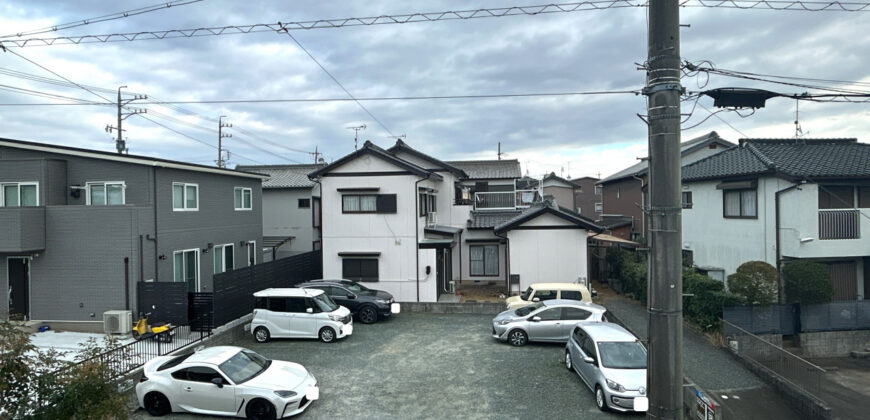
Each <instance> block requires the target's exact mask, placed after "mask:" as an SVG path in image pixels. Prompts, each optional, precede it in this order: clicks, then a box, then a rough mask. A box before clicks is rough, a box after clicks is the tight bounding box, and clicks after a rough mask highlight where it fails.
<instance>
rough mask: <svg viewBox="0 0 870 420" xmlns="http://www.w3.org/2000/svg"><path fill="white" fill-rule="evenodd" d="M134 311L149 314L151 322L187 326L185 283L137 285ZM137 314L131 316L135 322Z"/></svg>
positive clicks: (166, 282)
mask: <svg viewBox="0 0 870 420" xmlns="http://www.w3.org/2000/svg"><path fill="white" fill-rule="evenodd" d="M136 286H137V293H136V296H137V305H136V310H137V311H138V312H140V313H148V312H151V316H150V318H151V322H152V323H153V322H154V321H164V322H169V323H172V324H173V325H187V323H188V318H187V316H188V313H187V304H188V302H187V283H176V282H170V281H158V282H144V281H140V282H138V283H137V285H136ZM137 315H138V313H137V314H133V318H134V319H133V322H136V319H137Z"/></svg>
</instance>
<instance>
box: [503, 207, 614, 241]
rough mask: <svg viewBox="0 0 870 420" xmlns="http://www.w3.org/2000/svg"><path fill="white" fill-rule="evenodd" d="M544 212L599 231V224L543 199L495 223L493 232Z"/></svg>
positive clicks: (509, 227)
mask: <svg viewBox="0 0 870 420" xmlns="http://www.w3.org/2000/svg"><path fill="white" fill-rule="evenodd" d="M544 213H549V214H554V215H556V216H558V217H560V218H562V219H565V220H567V221H570V222H572V223H574V224H576V225H578V226H583V227H584V228H586V229H592V230H595V231H599V232H600V231H601V226H598V225H596V224H595V222H594V221H592V220H591V219H588V218H586V217H584V216H581V215H579V214H577V213H575V212H573V211H572V210H571V209H568V208H565V207H562V206H559V205H558V204H556V202H554V201H551V200H544V201H543V202H540V203H535V204H533V205H532V206H530V207H529V208H527V209H525V210H523V211H522V212H520V213H519V214H515V215H514V216H513V217H511V218H510V219H507V220H505V221H503V222H501V223H499V224H497V225H496V226H495V232H496V233H499V232H500V231H505V230H510V229H512V228H513V227H515V226H518V225H521V224H523V223H525V222H527V221H529V220H532V219H534V218H536V217H538V216H539V215H541V214H544Z"/></svg>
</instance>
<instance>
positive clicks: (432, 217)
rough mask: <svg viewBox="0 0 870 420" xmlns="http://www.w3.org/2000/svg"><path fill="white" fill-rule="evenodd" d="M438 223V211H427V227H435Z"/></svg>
mask: <svg viewBox="0 0 870 420" xmlns="http://www.w3.org/2000/svg"><path fill="white" fill-rule="evenodd" d="M437 224H438V213H437V212H434V211H430V212H429V213H426V227H435V225H437Z"/></svg>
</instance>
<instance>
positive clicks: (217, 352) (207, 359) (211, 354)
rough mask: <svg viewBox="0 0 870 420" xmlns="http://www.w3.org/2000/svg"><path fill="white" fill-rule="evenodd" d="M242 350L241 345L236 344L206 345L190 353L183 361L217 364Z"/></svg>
mask: <svg viewBox="0 0 870 420" xmlns="http://www.w3.org/2000/svg"><path fill="white" fill-rule="evenodd" d="M242 350H244V348H242V347H236V346H215V347H207V348H204V349H202V350H199V351H197V352H195V353H193V354H191V355H190V357H188V358H187V360H185V361H184V362H185V363H191V362H194V363H211V364H213V365H219V364H221V363H223V362H226V361H227V359H229V358H230V357H233V356H235V355H236V353H238V352H240V351H242Z"/></svg>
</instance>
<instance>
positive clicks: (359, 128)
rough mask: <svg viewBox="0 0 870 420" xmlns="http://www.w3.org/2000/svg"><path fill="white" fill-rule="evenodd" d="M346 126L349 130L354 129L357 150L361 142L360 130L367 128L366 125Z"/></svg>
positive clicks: (354, 148)
mask: <svg viewBox="0 0 870 420" xmlns="http://www.w3.org/2000/svg"><path fill="white" fill-rule="evenodd" d="M345 128H347V129H348V130H353V150H356V149H357V144H358V143H359V131H360V130H365V129H366V125H365V124H363V125H360V126H356V127H345Z"/></svg>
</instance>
